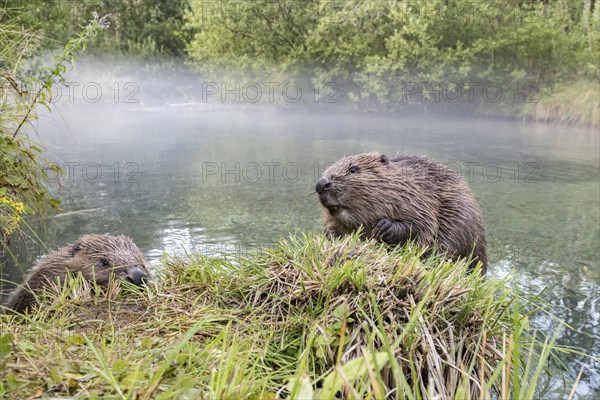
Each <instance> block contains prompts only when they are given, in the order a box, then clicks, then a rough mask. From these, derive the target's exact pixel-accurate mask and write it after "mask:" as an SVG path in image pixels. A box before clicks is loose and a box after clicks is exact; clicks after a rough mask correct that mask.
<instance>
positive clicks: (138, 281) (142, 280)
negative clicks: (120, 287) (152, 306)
mask: <svg viewBox="0 0 600 400" xmlns="http://www.w3.org/2000/svg"><path fill="white" fill-rule="evenodd" d="M125 279H126V280H128V281H129V282H131V283H133V284H134V285H138V286H144V285H145V284H146V282H148V275H147V274H146V273H145V272H144V271H142V270H141V269H139V268H132V269H131V270H130V271H129V272H128V273H127V276H126V277H125Z"/></svg>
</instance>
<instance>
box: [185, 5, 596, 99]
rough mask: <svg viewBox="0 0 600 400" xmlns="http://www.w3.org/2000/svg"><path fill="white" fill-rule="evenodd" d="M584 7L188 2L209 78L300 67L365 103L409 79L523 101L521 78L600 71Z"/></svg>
mask: <svg viewBox="0 0 600 400" xmlns="http://www.w3.org/2000/svg"><path fill="white" fill-rule="evenodd" d="M583 11H584V10H583V3H582V2H577V3H574V2H568V1H556V2H550V3H548V2H526V1H514V0H513V1H508V2H485V1H480V2H473V1H469V0H451V1H448V0H411V1H383V0H381V1H379V0H370V1H369V0H367V1H359V0H348V1H341V2H333V1H330V0H311V1H305V2H297V1H286V0H277V1H271V0H269V1H267V0H258V1H253V2H239V1H235V0H221V1H215V2H208V3H207V2H204V1H201V0H193V1H191V12H190V13H189V14H188V17H187V18H188V21H189V23H188V24H189V26H190V28H191V29H192V30H193V31H194V32H195V34H194V36H193V39H192V40H191V42H190V45H189V46H188V52H189V55H190V57H191V58H192V59H193V60H194V62H195V65H196V66H197V68H198V69H199V70H200V71H201V72H202V73H204V74H206V75H211V76H214V75H215V74H218V73H221V74H222V73H224V72H225V73H230V74H237V75H238V76H239V75H240V74H242V75H244V74H245V75H256V74H260V73H263V74H264V75H267V74H274V73H282V74H287V75H288V76H291V77H298V76H301V75H302V76H306V75H308V76H309V78H310V79H311V80H312V81H313V83H314V82H329V81H333V82H336V83H337V85H338V86H339V87H340V88H342V89H343V92H344V94H345V96H346V98H347V99H349V100H351V101H353V102H354V103H355V104H358V105H361V106H365V105H377V106H379V107H383V108H386V107H387V108H389V107H393V106H394V105H397V104H401V103H406V94H407V92H408V90H407V86H406V85H407V82H411V83H417V86H418V88H419V90H420V92H417V93H415V94H416V95H419V99H421V100H425V98H424V97H423V96H420V95H422V94H423V93H421V92H423V91H425V92H426V91H427V90H426V89H428V88H429V86H428V85H431V86H432V89H433V90H434V91H435V90H437V91H438V92H439V91H440V89H443V88H444V87H448V85H450V86H453V87H454V88H456V86H457V85H458V86H460V87H462V88H463V89H465V90H468V89H469V87H471V88H472V87H473V85H474V84H475V85H480V86H483V85H485V84H486V83H489V82H493V83H494V84H496V85H498V86H499V87H500V88H501V89H503V90H504V91H505V93H510V96H505V98H506V100H507V102H514V100H515V99H517V100H521V102H522V100H523V99H527V97H528V96H530V95H531V94H532V92H533V91H534V90H533V89H532V87H527V86H525V87H523V86H522V85H523V84H525V83H533V84H534V85H536V86H535V88H534V89H535V91H539V90H541V89H543V88H550V87H552V86H553V85H554V84H555V83H557V82H565V81H573V80H575V78H581V79H587V80H592V81H596V82H597V81H598V80H599V79H600V74H599V71H598V65H597V60H598V57H600V50H599V46H598V45H599V44H600V30H599V28H598V24H597V23H596V22H593V21H594V19H593V18H592V22H591V23H587V24H586V23H585V18H583V15H584V12H583ZM590 11H591V12H593V13H594V15H596V16H597V15H598V5H597V4H596V5H595V9H594V10H590ZM469 85H471V86H469ZM424 89H425V90H424ZM425 97H426V96H425ZM421 100H419V101H418V102H420V103H423V101H421ZM461 101H463V102H470V101H472V100H471V99H470V98H469V96H462V97H461ZM432 102H433V103H436V102H435V99H432Z"/></svg>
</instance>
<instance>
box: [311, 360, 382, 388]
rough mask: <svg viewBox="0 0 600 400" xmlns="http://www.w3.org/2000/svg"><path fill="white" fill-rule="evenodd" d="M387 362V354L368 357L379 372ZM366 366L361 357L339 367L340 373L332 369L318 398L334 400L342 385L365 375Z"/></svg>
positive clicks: (365, 361)
mask: <svg viewBox="0 0 600 400" xmlns="http://www.w3.org/2000/svg"><path fill="white" fill-rule="evenodd" d="M388 360H389V355H388V353H386V352H379V353H375V355H374V357H370V359H369V363H370V364H371V366H372V367H373V368H375V369H376V370H381V368H383V366H384V365H385V364H386V363H387V362H388ZM367 365H368V364H367V360H366V359H365V357H364V356H363V357H359V358H355V359H353V360H350V361H348V362H347V363H346V364H344V365H343V366H342V367H341V373H340V371H339V370H338V369H334V370H333V371H332V372H331V373H330V374H329V375H327V377H326V378H325V380H324V381H323V389H321V391H320V393H319V396H318V397H319V398H323V399H333V398H335V394H336V393H337V392H339V391H340V390H341V389H342V387H343V386H344V384H346V383H352V382H354V381H355V380H356V379H358V378H360V377H362V376H365V375H366V373H367Z"/></svg>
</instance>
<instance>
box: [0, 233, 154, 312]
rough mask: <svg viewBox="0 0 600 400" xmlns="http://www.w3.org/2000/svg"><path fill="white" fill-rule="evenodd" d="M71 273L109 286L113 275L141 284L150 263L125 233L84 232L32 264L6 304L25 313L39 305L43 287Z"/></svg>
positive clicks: (100, 284) (146, 274) (147, 273)
mask: <svg viewBox="0 0 600 400" xmlns="http://www.w3.org/2000/svg"><path fill="white" fill-rule="evenodd" d="M67 273H71V274H73V275H77V274H81V275H82V276H83V277H84V278H85V279H86V280H87V281H89V282H95V283H96V284H98V285H99V286H107V285H108V283H109V282H110V280H111V279H112V277H114V278H116V279H125V280H129V281H131V282H132V283H135V284H140V283H142V282H141V280H142V279H145V277H147V276H148V275H149V272H148V262H147V261H146V259H145V258H144V255H143V254H142V252H141V251H140V249H139V248H138V247H137V246H136V245H135V243H133V241H132V240H131V239H130V238H128V237H125V236H108V235H85V236H82V237H81V238H79V239H78V240H77V241H75V242H74V243H71V244H69V245H67V246H64V247H62V248H60V249H58V250H56V251H53V252H51V253H49V254H47V255H45V256H44V257H42V258H41V259H40V260H39V262H38V263H37V264H36V265H35V266H34V267H33V269H32V270H31V272H30V273H29V274H28V275H27V277H26V278H25V282H24V283H23V284H22V285H20V286H19V287H17V288H15V289H14V290H13V291H12V292H11V294H10V295H9V296H8V299H7V301H6V303H5V307H7V308H9V309H12V310H14V311H17V312H21V313H22V312H24V311H25V310H26V309H28V308H30V307H31V306H32V305H34V304H36V298H37V296H38V295H39V294H40V293H41V291H42V289H44V288H47V287H48V286H49V285H50V284H51V283H54V282H56V280H57V279H59V280H61V281H62V279H63V278H64V277H65V276H66V275H67Z"/></svg>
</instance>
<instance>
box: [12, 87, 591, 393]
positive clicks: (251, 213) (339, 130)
mask: <svg viewBox="0 0 600 400" xmlns="http://www.w3.org/2000/svg"><path fill="white" fill-rule="evenodd" d="M105 92H106V89H105ZM111 93H113V92H111ZM144 95H145V93H144V91H143V88H140V90H139V92H137V93H135V96H137V97H136V98H135V100H139V101H138V102H123V101H121V102H117V103H118V104H116V105H115V104H114V103H112V104H107V102H98V103H91V102H90V101H83V102H82V101H74V102H71V101H69V100H72V99H61V101H60V102H58V104H57V107H56V109H57V111H55V112H53V113H52V114H51V115H42V118H41V119H40V121H39V122H38V124H37V125H38V126H37V128H38V130H39V132H40V138H39V140H40V141H41V142H43V143H44V145H45V146H46V149H47V153H48V157H49V158H50V159H51V161H52V162H56V163H58V164H59V165H60V166H61V167H62V168H63V169H64V170H65V171H66V172H67V173H68V174H67V176H65V177H60V178H59V177H57V176H54V175H51V178H52V184H51V186H52V190H53V192H54V193H55V195H56V196H57V197H58V198H60V199H61V200H62V208H63V210H64V213H63V214H61V215H58V216H56V217H53V218H51V219H48V220H46V221H44V223H43V224H42V225H39V224H36V225H34V226H36V228H35V229H36V234H37V235H38V236H39V240H41V241H43V242H44V243H45V244H46V245H47V246H48V247H49V248H56V247H59V246H61V245H64V244H66V243H68V242H70V241H73V240H75V239H76V238H78V237H79V236H81V235H83V234H86V233H109V234H125V235H128V236H130V237H132V238H133V239H134V241H135V242H136V243H137V244H138V246H139V247H140V248H141V249H142V250H143V252H144V253H145V254H146V255H147V257H148V258H149V259H150V260H151V262H152V263H153V264H156V263H158V262H159V260H160V259H161V257H162V256H163V254H169V255H177V256H185V255H186V254H188V253H203V254H210V255H215V254H222V253H224V254H229V255H239V254H245V253H247V252H251V251H254V250H255V249H257V248H262V247H265V246H270V245H272V243H273V242H274V241H275V240H276V239H278V238H280V237H284V236H286V235H289V234H290V233H294V232H302V231H313V232H314V231H320V230H321V229H322V222H321V219H320V218H321V211H320V208H319V204H318V201H317V197H316V195H315V194H314V184H315V182H316V181H317V179H318V177H319V175H320V174H321V172H322V171H323V169H324V168H325V167H326V166H327V163H330V162H333V161H336V160H337V159H339V158H341V157H342V156H345V155H349V154H355V153H360V152H367V151H380V152H384V153H388V154H391V153H394V152H409V153H416V154H423V155H427V156H429V157H431V158H434V159H436V160H439V161H441V162H443V163H445V164H447V165H449V166H450V167H451V168H453V169H454V170H456V171H457V172H459V173H461V174H462V175H463V177H464V178H465V179H466V180H467V181H468V183H469V185H470V187H471V188H472V190H473V192H474V195H475V197H476V198H477V200H478V201H479V203H480V204H481V207H482V210H483V214H484V219H485V224H486V230H487V237H488V241H489V248H488V252H489V259H490V267H489V272H488V274H489V275H498V276H503V275H505V274H507V273H510V272H511V271H513V272H515V273H516V281H515V285H516V286H517V287H519V288H520V289H521V290H525V291H528V292H531V293H537V292H540V291H542V290H545V291H544V293H543V295H542V297H543V298H544V299H546V300H547V301H548V302H549V304H550V306H551V311H552V313H553V314H554V315H555V316H557V317H558V318H559V319H562V320H564V321H565V322H566V323H567V324H569V325H570V326H572V327H573V328H574V329H573V330H563V331H562V333H561V336H560V343H561V344H562V345H566V346H574V347H577V348H581V349H583V350H584V352H586V353H587V354H591V355H594V356H595V357H600V338H599V327H600V304H599V301H600V286H599V284H598V282H599V278H600V272H599V268H600V260H599V258H600V186H599V185H600V184H599V179H600V175H599V168H600V164H599V134H598V132H597V131H594V130H590V129H585V128H574V127H566V126H549V125H545V124H532V123H521V122H514V121H502V120H489V119H488V120H484V119H462V118H431V117H419V118H417V117H413V118H408V117H397V118H387V117H379V116H367V115H362V114H352V113H337V112H335V113H334V112H312V113H307V112H301V111H299V110H292V111H282V110H279V111H277V110H275V109H264V108H263V109H259V108H247V109H245V110H236V111H232V110H225V109H219V108H215V107H209V106H207V105H206V104H198V103H195V104H182V103H185V101H182V102H180V103H179V104H176V103H173V102H172V101H171V102H165V101H163V102H160V101H156V100H155V99H154V98H153V99H152V100H150V99H144ZM35 242H36V241H34V240H31V243H29V244H28V245H27V246H25V244H24V243H20V242H15V241H13V243H12V244H11V249H12V250H13V252H14V254H15V255H16V260H15V259H14V258H12V257H10V256H8V254H7V253H6V252H4V253H3V256H2V266H1V268H2V273H3V278H4V279H7V280H11V281H19V280H20V277H21V273H22V271H23V270H26V269H27V268H29V267H30V266H31V265H32V264H33V262H34V260H35V258H36V257H37V256H39V255H40V254H43V253H44V252H45V249H44V248H43V247H42V246H39V245H35V244H34V243H35ZM3 286H4V288H8V287H9V285H8V284H7V283H4V284H3ZM4 291H6V290H4ZM534 321H535V323H536V324H537V326H538V327H539V328H540V330H542V331H544V332H546V333H550V332H551V330H552V329H553V328H554V327H555V326H556V323H555V322H554V321H553V320H552V319H551V318H546V317H542V316H540V317H536V318H534ZM566 361H567V366H568V369H569V371H570V373H571V375H573V376H574V375H576V374H577V372H578V371H579V369H580V368H581V366H585V371H584V374H583V378H582V382H581V384H580V385H579V388H578V394H579V397H580V398H594V397H595V396H597V395H598V394H599V393H600V392H599V391H600V374H599V373H598V371H599V369H600V368H599V366H600V364H599V363H598V362H593V361H591V360H590V359H589V358H585V357H574V356H571V357H567V358H566ZM553 393H556V395H557V396H559V395H558V392H553Z"/></svg>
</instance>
